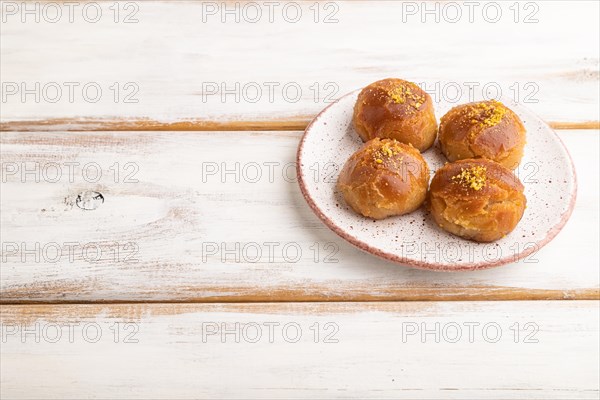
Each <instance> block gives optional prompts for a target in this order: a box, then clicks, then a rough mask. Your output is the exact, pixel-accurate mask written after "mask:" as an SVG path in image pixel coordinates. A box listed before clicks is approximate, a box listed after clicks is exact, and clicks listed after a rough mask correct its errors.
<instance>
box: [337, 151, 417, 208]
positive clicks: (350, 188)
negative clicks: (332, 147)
mask: <svg viewBox="0 0 600 400" xmlns="http://www.w3.org/2000/svg"><path fill="white" fill-rule="evenodd" d="M428 182H429V167H428V166H427V163H426V162H425V160H424V159H423V157H422V156H421V153H419V151H418V150H417V149H415V148H414V147H412V146H411V145H407V144H404V143H400V142H398V141H396V140H392V139H373V140H370V141H368V142H367V143H365V144H364V145H363V146H362V147H361V148H360V149H359V150H358V151H357V152H356V153H354V154H353V155H352V156H351V157H350V158H349V159H348V161H347V162H346V164H345V165H344V168H343V169H342V171H341V173H340V176H339V178H338V189H339V190H340V191H341V193H342V195H343V196H344V199H345V200H346V202H347V203H348V205H350V207H352V209H354V211H356V212H357V213H359V214H362V215H364V216H365V217H370V218H374V219H382V218H386V217H389V216H392V215H402V214H406V213H409V212H412V211H414V210H416V209H417V208H418V207H419V206H420V205H421V204H422V203H423V201H424V200H425V198H426V197H427V184H428Z"/></svg>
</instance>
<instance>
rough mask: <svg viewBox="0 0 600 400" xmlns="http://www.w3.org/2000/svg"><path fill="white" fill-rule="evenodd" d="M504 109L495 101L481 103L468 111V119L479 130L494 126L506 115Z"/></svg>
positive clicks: (502, 105)
mask: <svg viewBox="0 0 600 400" xmlns="http://www.w3.org/2000/svg"><path fill="white" fill-rule="evenodd" d="M506 111H507V109H506V107H505V106H504V104H502V103H500V102H499V101H497V100H491V101H489V102H481V103H477V104H475V105H473V106H472V107H471V108H470V109H469V110H468V115H467V116H468V118H470V121H471V123H472V124H474V125H477V126H479V127H481V128H486V127H492V126H496V125H498V124H499V123H500V121H502V118H504V116H505V115H506Z"/></svg>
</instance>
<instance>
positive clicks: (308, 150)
mask: <svg viewBox="0 0 600 400" xmlns="http://www.w3.org/2000/svg"><path fill="white" fill-rule="evenodd" d="M358 93H359V91H358V90H357V91H355V92H352V93H350V94H347V95H346V96H344V97H342V98H341V99H339V100H338V101H337V102H335V103H333V104H331V105H330V106H329V107H327V108H325V109H324V110H323V111H322V112H321V113H320V114H319V115H317V117H316V118H315V119H314V120H313V121H312V122H311V123H310V125H309V126H308V127H307V128H306V131H305V133H304V136H303V138H302V140H301V142H300V146H299V148H298V155H297V163H298V164H297V165H298V182H299V184H300V189H301V190H302V194H303V195H304V198H305V199H306V201H307V202H308V204H309V205H310V207H311V208H312V209H313V211H314V212H315V213H316V214H317V216H318V217H319V218H320V219H321V220H322V221H323V222H324V223H325V224H326V225H327V226H328V227H329V228H331V229H332V230H333V231H334V232H335V233H337V234H338V235H339V236H341V237H342V238H344V239H346V240H347V241H348V242H350V243H352V244H353V245H355V246H357V247H358V248H360V249H362V250H364V251H366V252H368V253H371V254H373V255H376V256H378V257H381V258H384V259H386V260H389V261H392V262H395V263H398V264H402V265H406V266H410V267H415V268H423V269H432V270H442V271H467V270H477V269H484V268H491V267H495V266H498V265H502V264H506V263H510V262H515V261H517V260H519V259H522V258H526V257H529V256H531V255H532V254H534V253H535V252H537V251H538V250H539V249H540V248H541V247H542V246H544V245H545V244H546V243H548V242H549V241H550V240H552V239H553V238H554V237H555V236H556V235H557V234H558V232H559V231H560V230H561V228H562V227H563V226H564V225H565V223H566V222H567V220H568V219H569V217H570V215H571V212H572V210H573V206H574V204H575V196H576V192H577V180H576V175H575V169H574V167H573V163H572V161H571V157H570V156H569V153H568V151H567V149H566V148H565V147H564V145H563V143H562V142H561V140H560V139H559V137H558V136H557V135H556V133H555V132H554V131H553V130H552V129H551V128H550V127H549V126H548V125H547V124H546V123H545V122H543V121H542V120H541V119H540V118H539V117H537V116H536V115H534V114H533V113H532V112H531V111H529V110H527V109H526V108H524V107H523V106H520V105H518V104H516V103H514V102H511V101H507V100H505V99H501V101H502V102H503V103H504V104H505V105H507V106H508V107H510V108H511V109H512V110H513V111H514V112H516V113H517V114H518V115H519V117H520V118H521V119H522V121H523V123H524V125H525V128H526V129H527V145H526V146H525V155H524V157H523V160H522V161H521V164H520V166H519V168H518V169H517V170H515V173H516V174H517V175H518V176H519V178H520V179H521V181H522V182H523V184H524V186H525V195H526V196H527V209H526V210H525V214H524V215H523V218H522V219H521V222H519V224H518V225H517V227H516V228H515V230H514V231H513V232H511V233H510V234H509V235H507V236H506V237H504V238H502V239H501V240H499V241H496V242H493V243H476V242H473V241H469V240H465V239H461V238H459V237H457V236H454V235H451V234H449V233H447V232H445V231H443V230H441V229H440V228H439V227H438V226H437V225H436V224H435V223H434V222H433V220H432V218H431V217H430V215H429V213H428V212H427V211H426V209H425V207H424V206H423V207H421V208H420V209H418V210H417V211H415V212H413V213H411V214H407V215H403V216H398V217H392V218H388V219H384V220H378V221H375V220H372V219H369V218H365V217H363V216H361V215H358V214H356V213H355V212H354V211H352V209H350V207H348V206H347V205H346V203H345V201H344V199H343V198H342V196H341V194H340V193H339V192H338V191H337V189H336V182H337V177H338V174H339V172H340V171H341V169H342V167H343V166H344V163H345V162H346V160H347V159H348V158H349V157H350V155H351V154H352V153H354V152H355V151H356V150H358V149H359V147H360V146H361V145H362V141H361V140H360V138H359V137H358V135H357V134H356V132H355V130H354V127H353V124H352V113H353V109H354V103H355V102H356V98H357V96H358ZM455 105H457V104H448V103H439V104H437V106H436V110H435V111H436V117H437V118H438V121H439V118H440V117H441V116H442V115H444V114H445V113H446V112H447V111H448V110H449V109H450V108H452V107H453V106H455ZM423 157H424V158H425V160H426V161H427V163H428V164H429V168H430V169H431V173H432V176H433V173H435V171H436V170H437V169H438V168H440V167H441V166H442V165H444V163H445V162H447V160H446V158H445V157H444V155H443V154H442V153H441V151H440V149H439V145H438V143H437V142H436V143H435V145H434V146H433V147H432V148H430V149H429V150H427V151H426V152H424V153H423Z"/></svg>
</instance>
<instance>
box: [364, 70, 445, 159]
mask: <svg viewBox="0 0 600 400" xmlns="http://www.w3.org/2000/svg"><path fill="white" fill-rule="evenodd" d="M353 122H354V127H355V128H356V131H357V132H358V135H359V136H360V137H361V139H362V140H363V142H366V141H368V140H371V139H374V138H382V139H383V138H389V139H396V140H398V141H400V142H402V143H406V144H411V145H413V146H414V147H415V148H417V149H418V150H419V151H425V150H427V149H428V148H429V147H431V145H432V144H433V142H434V141H435V136H436V133H437V120H436V119H435V115H434V112H433V101H432V100H431V97H430V96H429V95H428V94H427V93H426V92H425V91H423V90H422V89H421V88H420V87H419V86H417V85H416V84H414V83H412V82H408V81H404V80H402V79H384V80H381V81H377V82H375V83H371V84H370V85H369V86H367V87H366V88H364V89H363V90H362V91H361V92H360V94H359V95H358V100H357V101H356V105H355V106H354V117H353Z"/></svg>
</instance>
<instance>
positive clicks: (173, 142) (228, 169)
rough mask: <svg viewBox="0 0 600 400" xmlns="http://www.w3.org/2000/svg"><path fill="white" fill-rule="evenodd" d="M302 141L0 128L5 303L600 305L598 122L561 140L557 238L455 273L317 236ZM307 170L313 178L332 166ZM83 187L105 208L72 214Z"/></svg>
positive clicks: (288, 135) (285, 135) (284, 136)
mask: <svg viewBox="0 0 600 400" xmlns="http://www.w3.org/2000/svg"><path fill="white" fill-rule="evenodd" d="M300 135H301V133H300V132H211V133H209V132H204V133H194V132H131V133H128V134H126V135H124V134H122V133H118V132H117V133H113V132H87V133H74V132H70V133H65V132H62V133H39V132H37V133H25V132H14V133H4V134H2V136H0V140H1V144H2V148H1V150H2V154H1V155H2V167H3V170H2V173H3V177H2V179H3V182H2V183H1V184H2V190H1V195H0V206H1V207H2V215H1V221H0V222H1V228H0V233H1V236H2V246H3V248H2V265H1V267H0V268H1V273H2V280H1V288H2V292H1V294H2V296H1V300H2V301H3V302H4V303H23V302H108V303H112V302H138V301H141V302H146V301H148V302H169V301H194V302H210V301H213V302H214V301H219V302H228V301H369V300H378V301H381V300H461V299H469V300H492V299H497V300H510V299H598V298H599V282H600V279H599V274H600V271H599V270H598V259H599V256H598V246H597V243H598V239H599V238H598V229H597V227H598V220H599V215H598V204H599V194H598V192H599V188H598V180H597V176H598V173H599V171H598V164H597V160H598V157H599V155H598V147H599V146H598V143H599V135H598V132H597V131H589V130H588V131H562V132H561V134H560V136H561V138H562V139H563V140H564V141H565V143H566V145H567V148H568V149H569V150H570V152H571V154H572V157H573V159H574V161H575V165H576V170H577V173H578V179H579V193H578V199H577V204H576V207H575V210H574V212H573V215H572V217H571V220H570V221H569V222H568V223H567V225H566V227H565V228H564V230H563V231H562V232H561V233H560V234H559V235H558V236H557V238H555V239H554V240H553V241H552V242H551V243H550V244H548V245H547V246H546V247H544V248H543V249H541V250H540V251H538V252H537V253H535V254H534V256H532V257H528V258H527V259H525V260H522V261H520V262H518V263H516V264H511V265H508V266H504V267H500V268H497V269H492V270H488V271H480V272H473V273H461V274H454V273H436V272H431V271H418V270H411V269H407V268H404V267H401V266H397V265H394V264H390V263H387V262H384V261H381V260H379V259H376V258H374V257H372V256H369V255H367V254H364V253H362V252H360V251H359V250H357V249H355V248H354V247H352V246H351V245H349V244H347V243H346V242H344V241H342V240H341V239H340V238H338V237H337V236H336V235H335V234H334V233H332V232H331V231H329V230H328V229H327V228H326V227H325V226H324V225H323V224H321V223H320V221H319V220H318V219H317V218H316V216H314V215H313V214H312V212H311V211H310V209H309V208H308V206H307V205H306V204H305V202H304V201H303V199H302V197H301V195H300V192H299V189H298V185H297V182H296V179H295V165H294V163H293V161H294V159H295V153H296V148H297V145H298V141H299V138H300ZM69 165H71V166H72V168H73V173H72V174H70V173H69V168H68V166H69ZM57 167H58V168H59V169H60V173H59V174H58V175H57V172H56V171H59V169H57ZM316 167H318V177H317V178H318V179H325V178H326V177H327V176H329V175H330V174H331V172H332V171H331V170H329V169H327V168H328V166H325V165H323V166H321V165H319V166H315V168H316ZM36 171H37V172H36ZM97 171H101V172H100V175H99V176H98V172H97ZM38 175H39V176H38ZM522 178H524V177H522ZM533 178H535V177H533ZM540 184H541V183H540ZM544 184H545V183H544ZM86 191H95V192H98V193H101V194H102V195H103V196H104V203H103V204H100V205H99V207H98V208H97V209H95V210H83V209H81V208H80V207H79V206H78V205H77V196H78V195H79V194H80V193H83V192H86ZM549 201H550V199H549ZM80 205H82V204H81V203H80ZM57 232H60V234H58V233H57ZM582 232H585V234H582ZM532 234H535V232H533V231H532ZM59 251H60V255H59V253H58V252H59ZM434 251H435V252H436V254H437V256H438V257H442V256H444V253H443V252H442V251H441V250H440V251H438V250H434Z"/></svg>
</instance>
